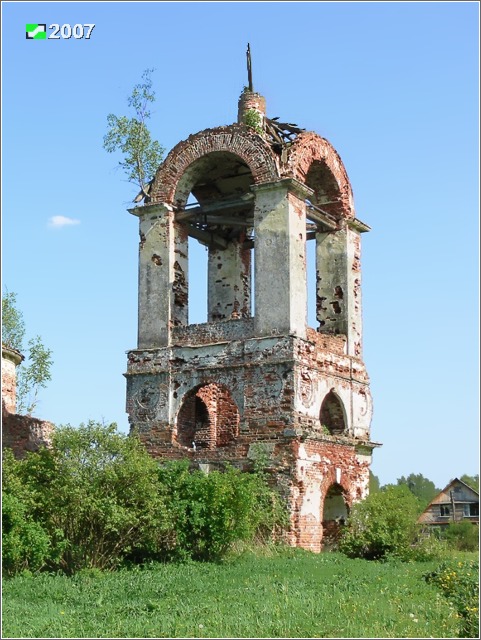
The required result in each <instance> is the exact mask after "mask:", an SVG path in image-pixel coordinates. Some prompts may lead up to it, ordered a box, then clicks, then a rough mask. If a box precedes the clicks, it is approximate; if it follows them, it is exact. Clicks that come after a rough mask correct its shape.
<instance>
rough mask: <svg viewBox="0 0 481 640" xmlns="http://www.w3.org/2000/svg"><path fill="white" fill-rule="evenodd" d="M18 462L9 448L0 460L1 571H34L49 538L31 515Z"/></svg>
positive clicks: (29, 497) (43, 556)
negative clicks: (0, 505) (0, 479)
mask: <svg viewBox="0 0 481 640" xmlns="http://www.w3.org/2000/svg"><path fill="white" fill-rule="evenodd" d="M20 467H21V462H20V461H18V460H15V458H14V456H13V453H12V451H11V450H10V449H5V450H4V451H3V464H2V569H3V571H4V572H5V575H13V574H15V573H18V572H19V571H25V570H29V571H36V570H38V569H40V568H41V567H42V566H43V565H44V563H45V562H46V560H47V558H48V555H49V551H50V540H49V537H48V535H47V533H46V532H45V531H44V529H43V528H42V526H41V525H40V524H39V523H37V522H35V521H34V520H33V518H32V515H31V505H32V500H33V496H32V494H31V493H30V492H29V489H28V487H27V486H25V485H24V484H23V483H22V480H21V477H20V473H19V472H20Z"/></svg>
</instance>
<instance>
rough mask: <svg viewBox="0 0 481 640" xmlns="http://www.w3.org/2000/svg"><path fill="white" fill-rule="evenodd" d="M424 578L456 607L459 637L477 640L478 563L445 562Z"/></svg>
mask: <svg viewBox="0 0 481 640" xmlns="http://www.w3.org/2000/svg"><path fill="white" fill-rule="evenodd" d="M471 526H472V525H471ZM424 578H425V579H426V581H427V582H432V583H433V584H435V585H436V586H437V587H438V588H439V589H440V590H441V592H442V593H443V595H444V596H446V598H448V599H449V600H450V601H451V602H452V603H453V605H454V606H455V607H456V609H457V612H458V615H459V616H460V618H461V632H460V634H459V637H460V638H479V562H478V561H457V562H456V561H455V560H451V561H445V562H442V563H441V564H440V565H439V566H438V567H437V569H435V570H434V571H431V572H430V573H427V574H425V575H424Z"/></svg>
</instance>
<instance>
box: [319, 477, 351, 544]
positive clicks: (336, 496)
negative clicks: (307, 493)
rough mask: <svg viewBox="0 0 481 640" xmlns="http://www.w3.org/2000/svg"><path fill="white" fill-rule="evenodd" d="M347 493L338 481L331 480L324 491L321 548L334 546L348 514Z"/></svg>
mask: <svg viewBox="0 0 481 640" xmlns="http://www.w3.org/2000/svg"><path fill="white" fill-rule="evenodd" d="M347 496H348V494H347V491H346V490H345V488H344V487H343V486H342V485H341V484H339V483H338V482H332V483H331V485H330V486H329V488H328V490H327V491H326V494H325V497H324V502H323V507H322V548H323V549H324V550H326V549H329V548H333V547H335V545H336V543H337V541H338V540H339V536H340V534H341V530H342V527H343V526H344V525H345V524H346V522H347V518H348V516H349V511H350V508H349V504H348V497H347Z"/></svg>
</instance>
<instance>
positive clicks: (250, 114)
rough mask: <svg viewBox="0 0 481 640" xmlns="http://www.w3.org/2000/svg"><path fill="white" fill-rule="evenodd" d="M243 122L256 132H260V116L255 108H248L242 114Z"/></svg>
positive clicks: (261, 131)
mask: <svg viewBox="0 0 481 640" xmlns="http://www.w3.org/2000/svg"><path fill="white" fill-rule="evenodd" d="M244 123H245V124H246V125H247V126H248V127H250V128H251V129H254V131H256V132H257V133H258V134H262V133H263V130H262V117H261V115H260V114H259V113H257V111H256V110H255V109H248V110H247V111H246V112H245V115H244Z"/></svg>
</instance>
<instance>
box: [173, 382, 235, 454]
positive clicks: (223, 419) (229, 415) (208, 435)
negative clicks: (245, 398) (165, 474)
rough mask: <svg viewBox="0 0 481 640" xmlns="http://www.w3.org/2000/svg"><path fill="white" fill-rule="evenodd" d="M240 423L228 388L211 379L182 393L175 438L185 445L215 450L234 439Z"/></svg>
mask: <svg viewBox="0 0 481 640" xmlns="http://www.w3.org/2000/svg"><path fill="white" fill-rule="evenodd" d="M239 422H240V415H239V410H238V408H237V404H236V402H235V400H234V398H233V397H232V394H231V392H230V391H229V389H228V388H227V387H226V386H224V385H222V384H217V383H213V382H211V383H206V384H201V385H198V386H196V387H194V388H193V389H191V390H190V391H188V392H187V393H186V394H185V395H184V398H183V400H182V403H181V405H180V408H179V411H178V413H177V420H176V429H175V432H174V438H175V440H176V442H177V443H178V444H180V445H182V446H185V447H189V448H193V449H215V448H216V447H223V446H227V445H229V444H231V443H233V442H234V441H235V439H236V438H237V436H238V434H239Z"/></svg>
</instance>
